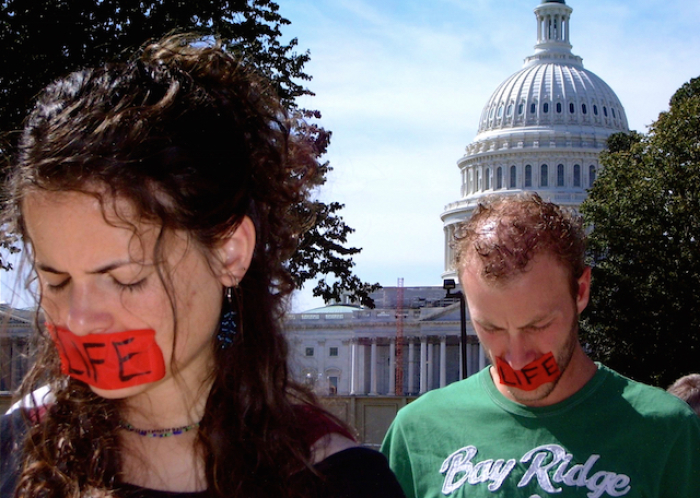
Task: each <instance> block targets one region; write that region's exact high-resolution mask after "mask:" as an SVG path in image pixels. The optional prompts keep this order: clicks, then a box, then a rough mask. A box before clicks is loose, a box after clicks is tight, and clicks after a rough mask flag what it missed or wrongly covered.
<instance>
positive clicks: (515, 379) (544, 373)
mask: <svg viewBox="0 0 700 498" xmlns="http://www.w3.org/2000/svg"><path fill="white" fill-rule="evenodd" d="M496 371H497V372H498V378H499V379H500V381H501V384H503V385H504V386H508V387H515V388H517V389H521V390H523V391H534V390H535V389H537V388H538V387H540V386H541V385H542V384H546V383H548V382H554V381H555V380H557V379H558V378H559V375H561V372H560V371H559V367H558V366H557V360H556V359H555V358H554V354H552V353H551V352H550V353H547V354H546V355H544V356H541V357H539V358H538V359H536V360H535V361H533V362H531V363H528V364H527V365H525V366H524V367H523V368H521V369H520V370H513V368H512V367H511V366H510V365H509V364H508V363H507V362H505V361H503V360H502V359H501V358H496Z"/></svg>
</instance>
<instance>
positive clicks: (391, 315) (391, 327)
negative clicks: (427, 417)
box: [285, 287, 487, 395]
mask: <svg viewBox="0 0 700 498" xmlns="http://www.w3.org/2000/svg"><path fill="white" fill-rule="evenodd" d="M401 292H402V293H403V294H404V299H403V303H402V306H401V307H398V306H397V302H396V299H397V294H399V289H398V288H397V287H385V288H383V289H381V290H380V291H377V292H376V293H374V294H373V297H374V299H375V303H376V305H377V307H376V308H375V309H372V310H370V309H362V308H358V307H354V306H349V305H332V306H327V307H323V308H318V309H313V310H309V311H305V312H303V313H293V314H290V315H288V316H287V319H286V320H285V331H286V333H287V337H288V339H289V342H290V345H291V350H292V358H291V370H292V373H293V376H294V377H295V379H297V380H298V381H301V382H306V383H307V384H309V385H312V386H313V387H314V388H315V389H316V390H317V392H318V393H319V394H322V395H326V394H339V395H419V394H422V393H424V392H426V391H429V390H431V389H435V388H438V387H443V386H446V385H447V384H449V383H451V382H454V381H456V380H458V379H460V378H462V371H461V362H460V341H459V330H460V322H459V320H460V318H459V302H458V301H457V300H455V299H445V290H444V289H443V288H442V287H407V288H405V289H402V291H401ZM399 329H401V331H399ZM455 332H457V334H455ZM467 337H468V341H467V373H468V374H469V375H471V374H473V373H475V372H477V371H478V370H480V369H481V368H483V367H484V366H485V365H486V362H487V360H486V358H485V357H484V353H483V350H482V349H481V347H480V345H479V344H478V340H477V338H476V334H475V333H474V330H473V329H472V328H471V325H469V326H468V328H467ZM399 365H400V366H399ZM397 387H398V388H397Z"/></svg>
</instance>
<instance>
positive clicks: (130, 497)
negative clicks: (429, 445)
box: [0, 410, 404, 498]
mask: <svg viewBox="0 0 700 498" xmlns="http://www.w3.org/2000/svg"><path fill="white" fill-rule="evenodd" d="M1 424H2V425H1V426H0V498H12V497H13V496H14V489H15V486H16V484H17V478H18V475H19V470H20V465H21V460H22V459H21V454H22V449H21V448H22V444H21V440H22V438H23V435H24V433H25V432H26V430H25V427H24V425H25V424H24V420H23V417H22V414H21V411H20V410H15V411H13V412H12V413H11V414H8V415H4V416H3V417H2V421H1ZM324 432H325V431H324ZM337 432H342V431H337ZM314 467H315V470H316V473H313V472H311V471H310V470H307V471H304V472H300V473H299V475H297V476H295V478H298V479H304V480H306V481H307V482H308V487H309V494H308V497H309V498H403V497H404V494H403V491H402V490H401V486H400V485H399V483H398V481H397V480H396V477H395V476H394V474H393V472H392V471H391V470H390V469H389V465H388V463H387V460H386V458H385V457H384V455H382V454H381V453H379V452H377V451H374V450H371V449H368V448H364V447H360V446H358V447H353V448H348V449H346V450H343V451H340V452H338V453H334V454H332V455H330V456H329V457H328V458H326V459H325V460H323V461H321V462H319V463H317V464H316V465H315V466H314ZM118 495H120V496H122V497H123V498H208V497H209V494H208V492H207V491H202V492H194V493H176V492H169V491H158V490H154V489H148V488H142V487H139V486H135V485H133V484H121V485H120V486H119V487H118Z"/></svg>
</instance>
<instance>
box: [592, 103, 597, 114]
mask: <svg viewBox="0 0 700 498" xmlns="http://www.w3.org/2000/svg"><path fill="white" fill-rule="evenodd" d="M593 114H595V115H596V116H597V115H598V106H597V105H595V104H593Z"/></svg>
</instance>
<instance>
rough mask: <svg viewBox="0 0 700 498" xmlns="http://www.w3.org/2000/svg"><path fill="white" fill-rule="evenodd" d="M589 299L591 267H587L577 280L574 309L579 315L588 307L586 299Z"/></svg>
mask: <svg viewBox="0 0 700 498" xmlns="http://www.w3.org/2000/svg"><path fill="white" fill-rule="evenodd" d="M590 297H591V267H590V266H587V267H586V269H585V270H583V273H582V274H581V276H580V277H579V279H578V292H577V294H576V308H577V309H578V313H579V315H580V314H581V313H582V312H583V310H585V309H586V306H588V299H589V298H590Z"/></svg>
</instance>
